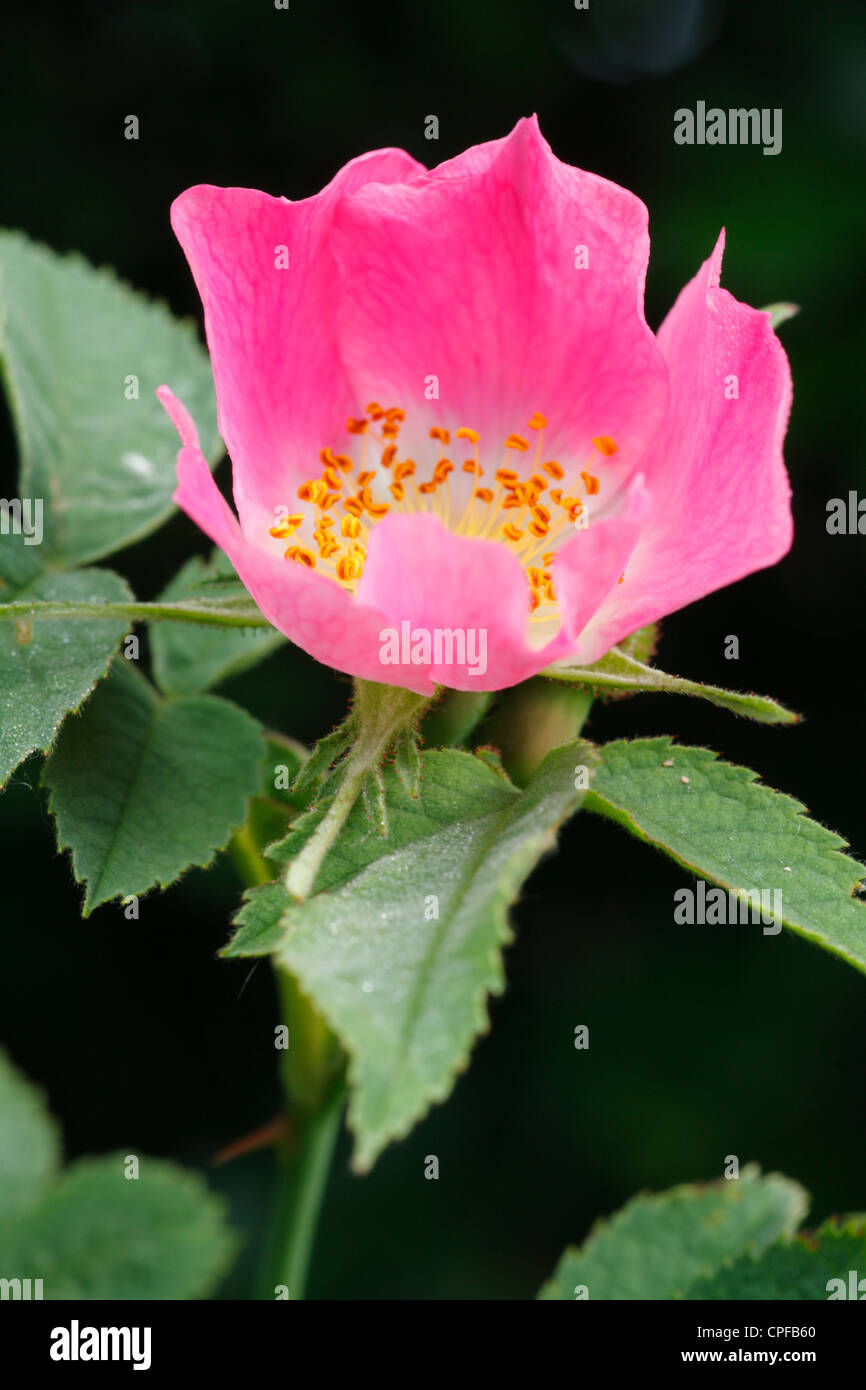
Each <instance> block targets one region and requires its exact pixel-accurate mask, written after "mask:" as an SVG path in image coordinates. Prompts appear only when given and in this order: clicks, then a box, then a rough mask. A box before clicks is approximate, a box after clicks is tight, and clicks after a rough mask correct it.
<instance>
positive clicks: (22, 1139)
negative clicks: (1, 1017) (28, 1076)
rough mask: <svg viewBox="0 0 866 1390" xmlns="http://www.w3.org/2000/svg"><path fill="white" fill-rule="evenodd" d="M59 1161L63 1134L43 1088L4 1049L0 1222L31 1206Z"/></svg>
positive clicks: (1, 1065) (0, 1062)
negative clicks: (54, 1118) (59, 1130)
mask: <svg viewBox="0 0 866 1390" xmlns="http://www.w3.org/2000/svg"><path fill="white" fill-rule="evenodd" d="M59 1163H60V1136H59V1134H58V1132H57V1126H56V1125H55V1123H54V1121H53V1120H52V1118H51V1116H50V1114H49V1113H48V1107H47V1106H46V1104H45V1101H44V1100H43V1097H42V1092H41V1091H39V1090H38V1089H37V1088H36V1087H35V1086H31V1085H30V1083H29V1082H28V1081H26V1080H25V1078H24V1077H23V1076H22V1075H21V1073H20V1072H19V1071H18V1070H17V1068H15V1067H13V1066H12V1063H11V1062H10V1061H9V1059H8V1057H7V1056H6V1054H5V1053H4V1052H0V1221H5V1220H8V1219H9V1218H10V1217H12V1216H18V1215H20V1214H21V1213H22V1212H24V1211H26V1210H27V1209H28V1208H30V1207H32V1206H33V1205H34V1204H35V1203H36V1202H37V1201H38V1200H39V1198H40V1197H41V1196H42V1193H43V1191H44V1189H45V1188H46V1187H47V1186H48V1185H49V1184H50V1183H51V1182H52V1181H53V1180H54V1178H55V1176H56V1173H57V1170H58V1167H59Z"/></svg>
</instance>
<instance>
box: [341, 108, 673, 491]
mask: <svg viewBox="0 0 866 1390" xmlns="http://www.w3.org/2000/svg"><path fill="white" fill-rule="evenodd" d="M580 248H584V249H585V254H586V260H587V264H586V265H585V266H582V268H578V267H577V266H576V264H575V261H576V259H577V260H579V261H581V260H582V254H577V256H576V252H578V253H580ZM334 249H335V254H336V256H337V258H338V260H339V264H340V273H341V281H342V285H343V294H342V298H341V303H340V320H339V321H340V330H339V333H340V343H341V351H342V356H343V359H344V361H345V364H346V367H347V369H348V371H349V374H350V376H351V378H352V380H353V382H354V383H355V385H356V388H357V392H358V395H359V396H360V397H361V398H365V399H366V398H367V397H368V396H370V395H372V396H374V397H375V399H377V400H378V399H380V398H382V397H383V396H386V397H387V398H388V399H389V400H395V401H399V402H400V403H401V404H403V405H405V406H411V405H414V404H416V403H417V404H420V405H424V404H425V403H427V404H429V396H430V392H431V390H437V391H438V402H439V414H440V417H441V419H442V423H443V424H445V425H448V426H450V427H452V428H453V427H455V426H458V425H460V424H464V423H466V422H467V421H471V423H472V425H473V427H474V428H476V429H478V430H480V431H481V434H482V442H483V443H486V442H487V440H488V439H490V440H498V439H500V438H502V437H505V435H507V434H508V433H509V431H510V430H512V429H513V428H514V425H513V421H515V420H521V419H523V418H526V417H528V416H530V415H531V414H532V413H533V412H534V411H540V412H542V413H543V414H544V415H545V416H546V417H547V419H548V421H549V432H548V436H547V439H546V447H549V448H550V449H551V450H552V451H553V453H554V455H555V456H557V457H559V456H560V455H563V454H565V455H567V456H571V457H574V458H586V457H587V456H588V455H589V454H591V452H592V439H593V438H594V437H596V436H598V435H609V436H612V437H613V438H614V439H615V440H616V442H617V445H618V446H619V456H618V460H617V461H618V464H621V465H622V468H623V472H624V473H627V472H628V471H629V468H630V467H633V466H634V465H635V463H636V462H637V460H638V459H639V457H640V455H641V453H642V452H643V450H644V448H645V447H646V445H647V444H648V443H649V441H650V440H651V439H652V437H653V435H654V433H655V431H656V429H657V427H658V425H659V423H660V421H661V419H662V416H663V414H664V410H665V406H666V401H667V381H666V372H665V368H664V363H663V361H662V358H661V354H660V352H659V350H658V347H657V345H656V343H655V340H654V338H653V335H652V333H651V332H650V330H649V328H648V327H647V325H646V322H645V320H644V316H643V288H644V277H645V272H646V264H647V258H648V254H649V239H648V236H647V214H646V209H645V207H644V205H643V204H642V203H641V202H640V200H639V199H638V198H636V197H634V195H633V194H631V193H627V192H626V191H625V190H624V189H621V188H618V187H617V186H616V185H615V184H612V183H608V182H607V181H606V180H604V179H601V178H597V177H596V176H594V175H592V174H586V173H583V172H582V171H580V170H578V169H573V168H571V167H569V166H568V165H565V164H561V163H560V162H559V160H557V159H555V158H554V156H553V154H552V153H551V151H550V149H549V147H548V145H547V144H546V142H545V141H544V140H543V138H542V136H541V134H540V132H539V130H538V126H537V123H536V122H535V121H534V120H526V121H521V122H519V124H518V125H517V127H516V128H515V130H514V131H513V132H512V134H511V135H509V136H508V137H507V139H505V140H501V141H495V142H493V143H492V144H491V145H483V146H479V147H477V148H476V149H474V150H471V151H467V153H466V154H465V155H462V156H460V157H459V158H458V159H457V160H451V161H448V163H446V164H445V165H442V166H440V167H439V168H438V169H434V170H433V171H432V172H431V173H429V174H427V173H424V174H419V175H418V176H417V177H416V178H414V179H412V180H411V181H409V182H405V183H402V184H399V185H398V184H392V185H389V186H386V185H384V184H377V185H375V186H373V185H369V186H367V187H366V188H362V189H360V190H359V191H358V192H357V193H355V194H353V195H352V196H351V197H350V198H346V199H344V200H343V201H342V202H341V203H340V205H339V207H338V208H337V210H336V213H335V219H334Z"/></svg>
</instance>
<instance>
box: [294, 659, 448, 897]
mask: <svg viewBox="0 0 866 1390" xmlns="http://www.w3.org/2000/svg"><path fill="white" fill-rule="evenodd" d="M427 703H428V697H427V696H426V695H416V694H415V693H414V691H411V690H403V689H402V688H401V687H400V686H392V685H379V684H377V683H375V682H373V681H362V680H358V681H356V682H355V704H354V707H353V718H354V721H355V741H354V743H353V744H352V748H351V751H350V753H349V755H348V757H347V758H346V761H345V764H344V765H343V769H342V779H341V781H340V785H339V787H338V789H337V792H336V794H335V796H334V799H333V800H332V802H331V804H330V805H329V807H328V809H327V811H326V812H325V814H324V816H323V817H322V819H321V820H320V821H319V824H318V825H317V826H316V829H315V830H314V831H313V833H312V835H311V836H310V838H309V840H308V841H307V843H306V844H305V845H304V848H303V849H302V850H301V852H300V854H298V855H296V857H295V858H294V859H293V860H292V862H291V864H290V865H289V867H288V871H287V873H286V889H287V891H288V892H289V894H290V895H291V896H292V897H293V898H297V899H301V898H306V897H309V895H310V893H311V892H312V889H313V884H314V883H315V880H316V874H317V873H318V872H319V868H320V867H321V864H322V861H323V860H324V858H325V855H326V854H327V853H328V850H329V849H330V848H331V846H332V845H333V844H334V841H335V840H336V838H337V836H338V835H339V833H340V831H341V830H342V828H343V826H344V825H345V823H346V818H347V816H348V815H349V812H350V811H351V809H352V807H353V806H354V804H355V802H356V801H357V799H358V797H359V795H360V793H361V789H362V788H363V786H364V782H365V781H366V779H367V777H368V776H369V775H370V774H371V773H374V772H375V771H376V769H377V768H378V766H379V764H380V762H381V761H382V758H383V757H384V755H385V753H386V752H387V750H388V747H389V745H390V744H391V743H392V742H393V741H394V738H395V736H396V735H397V734H398V733H399V732H400V730H401V729H403V728H405V726H406V725H408V724H411V723H414V721H415V719H416V718H417V717H418V715H419V714H420V713H421V710H422V708H423V707H424V705H426V704H427Z"/></svg>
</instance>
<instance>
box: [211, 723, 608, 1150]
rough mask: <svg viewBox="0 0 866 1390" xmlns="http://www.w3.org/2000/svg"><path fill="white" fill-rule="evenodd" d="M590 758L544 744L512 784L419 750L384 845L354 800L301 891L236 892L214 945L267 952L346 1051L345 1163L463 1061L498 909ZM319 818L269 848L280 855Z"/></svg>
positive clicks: (499, 976) (440, 1092)
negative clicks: (532, 766)
mask: <svg viewBox="0 0 866 1390" xmlns="http://www.w3.org/2000/svg"><path fill="white" fill-rule="evenodd" d="M591 762H592V754H591V753H590V750H589V749H588V747H587V746H586V745H584V744H572V745H570V746H568V747H565V748H558V749H554V750H553V752H551V753H550V754H549V755H548V757H547V758H546V759H545V760H544V762H543V763H542V765H541V767H540V768H539V770H538V772H537V773H536V775H535V777H534V778H533V780H532V781H531V783H530V784H529V786H528V787H527V788H526V790H525V791H523V792H519V791H518V790H517V789H516V788H515V787H514V786H512V784H511V783H510V782H509V781H508V780H507V779H506V778H505V777H503V776H502V775H501V774H499V773H497V772H494V771H493V770H491V768H489V767H488V766H486V764H485V763H483V762H482V761H481V760H480V759H478V758H475V757H472V756H471V755H470V754H468V753H462V752H458V751H456V750H446V751H443V752H427V753H423V754H422V755H421V775H420V781H419V793H418V795H417V797H413V795H412V793H411V789H410V787H409V786H408V785H407V783H406V782H405V781H404V780H403V778H402V777H401V775H400V773H399V772H398V771H397V770H396V769H395V768H394V767H386V769H385V771H384V774H383V779H384V786H385V800H386V806H387V819H388V837H387V839H384V838H383V837H382V836H381V835H380V834H379V833H378V832H377V830H376V828H375V826H374V825H373V824H371V822H370V821H369V820H368V819H367V817H366V816H365V813H364V807H363V802H361V801H359V802H357V803H356V804H355V806H354V808H353V810H352V811H351V812H350V814H349V817H348V819H347V821H346V824H345V826H344V827H343V829H342V831H341V833H340V835H339V837H338V839H337V841H336V843H335V845H334V846H333V848H332V849H331V851H330V853H329V854H328V855H327V857H326V858H325V860H324V862H323V864H322V866H321V869H320V871H319V874H318V877H317V879H316V886H317V888H318V890H319V891H318V892H317V893H316V895H315V896H314V897H312V898H309V899H307V900H306V901H304V902H299V903H291V904H290V903H289V899H288V896H287V894H286V891H285V889H284V887H283V885H282V883H281V882H277V883H274V884H267V885H265V886H264V887H262V888H259V889H256V890H254V891H253V892H252V893H250V894H248V895H247V900H246V905H245V906H244V908H243V909H242V912H241V915H240V917H239V919H238V924H239V928H240V930H239V931H238V933H237V935H236V937H235V938H234V940H233V942H232V943H231V945H230V946H229V947H228V948H227V950H226V952H225V954H226V955H247V954H256V955H257V954H263V953H265V952H268V951H274V952H276V954H277V958H278V960H279V961H280V962H281V963H282V964H283V965H284V966H285V967H286V968H287V969H288V970H289V971H291V973H292V974H293V975H295V976H296V978H297V980H298V981H299V983H300V986H301V989H302V990H303V991H304V992H305V993H307V994H308V995H309V996H310V997H311V998H312V999H313V1000H314V1002H315V1003H316V1005H317V1007H318V1008H319V1010H320V1011H321V1012H322V1014H323V1015H324V1016H325V1017H326V1018H327V1020H328V1021H329V1023H330V1025H331V1027H332V1028H333V1029H334V1031H335V1032H336V1034H337V1035H338V1037H339V1038H340V1040H341V1041H342V1043H343V1045H344V1046H345V1047H346V1049H347V1051H348V1052H349V1054H350V1059H351V1061H350V1080H351V1082H352V1085H353V1093H352V1098H351V1101H350V1108H349V1121H350V1124H351V1125H352V1127H353V1129H354V1131H355V1134H356V1137H357V1145H356V1154H355V1163H356V1166H357V1168H358V1169H360V1170H362V1171H363V1170H366V1169H368V1168H369V1167H370V1166H371V1164H372V1163H373V1162H374V1160H375V1159H376V1157H377V1156H378V1154H379V1153H380V1152H381V1150H382V1149H383V1148H384V1147H385V1145H386V1144H387V1143H388V1142H389V1141H390V1140H392V1139H396V1138H400V1137H402V1136H403V1135H405V1134H407V1133H408V1131H409V1130H410V1129H411V1127H412V1125H413V1124H414V1123H415V1122H416V1120H418V1119H419V1118H420V1117H421V1116H422V1115H423V1114H424V1113H425V1112H426V1111H427V1109H428V1108H429V1106H430V1105H431V1104H432V1103H434V1102H436V1101H441V1100H443V1099H444V1098H445V1097H446V1096H447V1095H448V1093H449V1092H450V1090H451V1088H452V1086H453V1084H454V1079H455V1076H456V1075H457V1073H458V1072H459V1071H461V1070H462V1069H463V1068H464V1067H465V1065H466V1063H467V1059H468V1056H469V1052H470V1050H471V1048H472V1045H473V1042H474V1040H475V1038H476V1036H477V1035H478V1034H479V1033H480V1032H482V1031H483V1030H484V1029H485V1028H486V1026H487V1009H486V998H487V995H488V994H495V993H498V992H500V991H501V989H502V987H503V966H502V957H501V949H502V947H503V945H505V944H506V943H507V941H508V940H509V939H510V931H509V928H508V923H507V915H506V914H507V909H508V907H509V905H510V904H511V903H512V902H513V901H514V899H515V898H516V896H517V894H518V892H519V890H520V887H521V885H522V883H523V881H524V879H525V878H526V877H527V876H528V874H529V873H530V872H531V870H532V868H533V867H534V866H535V864H536V863H537V862H538V860H539V858H540V857H541V856H542V855H543V854H544V852H545V851H546V850H548V849H550V848H551V847H552V846H553V844H554V843H555V835H556V829H557V827H558V826H559V825H560V823H561V822H562V821H563V820H564V819H565V818H566V816H568V815H569V814H570V812H572V811H573V810H575V808H576V807H577V806H578V804H579V802H580V799H581V796H582V794H583V793H582V792H581V791H579V790H576V789H575V782H578V783H580V784H581V785H582V780H583V779H582V777H581V778H579V777H577V776H576V775H575V769H576V765H590V764H591ZM321 813H322V811H321V808H318V810H316V811H312V812H309V813H308V814H307V815H306V816H305V817H303V818H302V820H301V821H299V822H297V823H296V825H295V827H294V829H293V831H292V833H291V834H290V835H289V836H288V838H287V839H286V840H285V841H284V842H283V844H282V845H280V846H277V847H275V848H273V849H271V850H270V851H268V854H269V857H270V858H274V859H278V860H280V861H285V860H287V859H291V858H293V857H294V856H295V855H296V854H297V853H298V852H299V850H300V849H301V848H302V847H303V844H304V843H305V841H306V840H307V839H308V838H309V836H310V835H311V834H312V833H313V831H314V829H315V826H316V824H317V821H318V819H319V818H320V816H321Z"/></svg>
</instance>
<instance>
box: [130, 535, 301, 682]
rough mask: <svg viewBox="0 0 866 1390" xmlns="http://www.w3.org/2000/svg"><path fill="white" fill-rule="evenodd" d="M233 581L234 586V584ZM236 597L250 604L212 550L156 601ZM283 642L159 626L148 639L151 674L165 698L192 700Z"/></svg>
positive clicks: (258, 633)
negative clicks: (189, 698)
mask: <svg viewBox="0 0 866 1390" xmlns="http://www.w3.org/2000/svg"><path fill="white" fill-rule="evenodd" d="M232 580H233V581H234V582H233V583H232ZM233 595H236V596H238V597H244V598H247V599H249V595H247V594H246V592H245V590H244V589H243V588H242V587H241V585H240V582H239V580H238V579H237V577H236V576H235V572H234V569H233V568H232V565H231V561H230V560H228V558H227V557H226V556H225V555H223V553H222V551H220V550H215V551H214V553H213V555H212V556H211V558H210V560H207V561H206V560H202V559H201V558H200V557H199V556H197V555H196V556H194V557H193V558H192V559H191V560H189V561H188V562H187V563H186V564H185V565H184V567H183V569H182V570H180V571H179V573H178V574H176V575H175V577H174V579H173V580H172V581H171V583H170V584H169V585H168V587H167V588H166V589H165V590H164V591H163V593H162V594H161V595H160V600H159V601H160V602H162V603H174V602H183V601H184V600H187V599H193V600H196V599H199V600H202V599H203V600H205V601H207V600H208V599H213V600H217V601H218V600H220V599H225V598H227V597H231V596H233ZM285 640H286V639H285V638H284V637H283V635H282V633H280V632H277V630H276V628H272V627H266V628H262V629H246V630H245V629H243V628H220V627H196V628H194V629H193V631H191V632H190V631H189V630H188V629H187V628H186V627H181V626H180V625H179V624H178V623H159V624H157V625H155V626H154V627H152V629H151V634H150V641H151V651H152V653H153V671H154V675H155V677H156V680H157V684H158V685H159V686H160V688H161V689H162V690H164V691H165V693H166V694H167V695H191V694H195V693H196V692H197V691H200V690H209V689H210V688H211V686H214V685H219V684H220V682H221V681H224V680H226V679H227V678H228V677H229V676H234V675H237V674H238V673H239V672H240V671H245V670H246V669H247V667H249V666H252V665H254V664H255V663H256V662H257V661H262V660H263V659H264V657H266V656H268V655H269V654H270V653H271V652H272V651H275V650H276V648H277V647H279V646H281V645H282V643H283V642H284V641H285Z"/></svg>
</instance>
